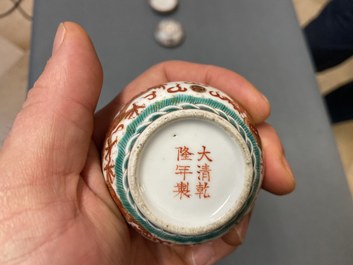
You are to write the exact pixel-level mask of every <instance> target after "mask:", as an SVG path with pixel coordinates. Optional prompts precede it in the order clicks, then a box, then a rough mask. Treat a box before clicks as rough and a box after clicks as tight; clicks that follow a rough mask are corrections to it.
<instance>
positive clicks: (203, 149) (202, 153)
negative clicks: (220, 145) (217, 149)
mask: <svg viewBox="0 0 353 265" xmlns="http://www.w3.org/2000/svg"><path fill="white" fill-rule="evenodd" d="M197 153H198V154H199V155H200V157H199V159H198V160H197V161H201V160H202V159H203V158H206V159H207V160H208V161H210V162H212V161H213V160H212V159H211V158H210V157H209V156H208V155H209V154H211V152H210V151H206V146H204V145H203V146H202V151H201V152H197Z"/></svg>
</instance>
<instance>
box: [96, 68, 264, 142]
mask: <svg viewBox="0 0 353 265" xmlns="http://www.w3.org/2000/svg"><path fill="white" fill-rule="evenodd" d="M171 81H192V82H197V83H203V84H205V85H209V86H212V87H215V88H218V89H221V90H222V91H224V92H225V93H227V94H228V95H229V96H230V97H232V98H233V99H235V100H236V101H237V102H238V103H239V104H240V105H242V106H243V107H244V108H245V109H246V110H247V112H248V114H249V115H250V117H251V118H252V121H253V122H254V123H255V124H259V123H262V122H263V121H264V120H265V119H266V118H267V117H268V116H269V114H270V104H269V103H268V101H267V99H266V98H265V96H264V95H263V94H262V93H260V92H259V91H258V90H257V89H256V88H255V87H254V86H253V85H252V84H251V83H250V82H248V81H247V80H246V79H244V78H243V77H241V76H240V75H238V74H236V73H235V72H232V71H230V70H227V69H225V68H222V67H218V66H213V65H204V64H196V63H189V62H183V61H167V62H163V63H160V64H157V65H155V66H153V67H151V68H150V69H148V70H147V71H145V72H144V73H143V74H141V75H140V76H139V77H137V78H136V79H135V80H134V81H132V82H131V83H130V84H129V85H128V86H127V87H126V88H125V89H124V90H123V91H122V92H121V93H120V94H119V95H118V96H117V97H116V98H115V99H113V100H112V101H111V102H110V103H109V104H108V105H107V106H106V107H105V108H103V109H102V110H101V111H99V112H98V113H97V114H96V120H95V122H96V126H95V127H96V129H95V133H94V137H95V140H96V143H97V144H98V145H100V144H101V142H102V141H103V138H104V136H105V132H106V131H107V129H108V126H109V124H110V122H111V120H112V119H113V117H114V115H115V113H116V112H117V111H118V110H119V109H120V108H121V106H123V105H124V104H126V103H127V102H128V101H129V100H130V99H132V98H133V97H134V96H136V95H138V94H139V93H141V92H143V91H144V90H146V89H147V88H149V87H152V86H156V85H158V84H161V83H166V82H171Z"/></svg>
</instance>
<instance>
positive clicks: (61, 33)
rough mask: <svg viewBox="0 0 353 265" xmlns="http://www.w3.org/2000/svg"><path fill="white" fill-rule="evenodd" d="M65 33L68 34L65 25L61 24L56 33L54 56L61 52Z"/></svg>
mask: <svg viewBox="0 0 353 265" xmlns="http://www.w3.org/2000/svg"><path fill="white" fill-rule="evenodd" d="M65 33H66V28H65V25H64V23H60V25H59V27H58V29H57V31H56V34H55V39H54V43H53V51H52V55H54V54H55V53H56V52H57V51H58V50H59V48H60V46H61V44H62V43H63V41H64V38H65Z"/></svg>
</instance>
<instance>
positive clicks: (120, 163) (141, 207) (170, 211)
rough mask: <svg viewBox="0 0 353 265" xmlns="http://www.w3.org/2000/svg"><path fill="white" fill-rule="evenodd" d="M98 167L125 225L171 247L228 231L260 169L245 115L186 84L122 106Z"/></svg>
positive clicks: (211, 91)
mask: <svg viewBox="0 0 353 265" xmlns="http://www.w3.org/2000/svg"><path fill="white" fill-rule="evenodd" d="M102 166H103V171H104V177H105V180H106V182H107V185H108V188H109V190H110V192H111V194H112V196H113V198H114V200H115V202H116V203H117V205H118V206H119V209H120V211H121V212H122V214H123V216H124V217H125V218H126V220H127V222H128V223H129V224H130V225H132V227H134V228H135V229H136V230H137V231H138V232H140V233H141V234H143V235H144V236H145V237H147V238H149V239H151V240H154V241H158V242H167V243H174V244H197V243H201V242H205V241H207V240H211V239H214V238H217V237H220V236H222V235H223V234H225V233H226V232H227V231H229V229H231V228H232V227H233V226H234V225H236V224H237V223H239V222H240V220H241V219H242V217H243V216H244V215H245V214H246V213H247V212H248V211H249V210H250V209H251V208H252V206H253V203H254V200H255V198H256V195H257V193H258V190H259V188H260V186H261V181H262V174H263V168H262V154H261V143H260V139H259V137H258V134H257V131H256V129H255V128H254V126H253V125H252V124H251V123H250V121H249V117H248V115H247V114H246V112H245V111H244V110H243V109H242V108H241V107H240V106H239V105H238V104H237V103H236V102H235V101H234V100H232V99H231V98H230V97H229V96H227V95H226V94H225V93H223V92H221V91H220V90H217V89H215V88H212V87H209V86H206V85H200V84H196V83H192V82H172V83H167V84H163V85H160V86H157V87H153V88H150V89H148V90H147V91H146V92H145V93H143V94H142V95H139V96H138V97H137V98H135V99H133V100H132V101H131V102H130V103H128V104H127V105H126V106H125V107H124V108H123V109H122V110H121V111H120V112H119V113H118V114H117V115H116V117H115V119H114V121H113V124H112V126H111V128H110V130H109V132H108V134H107V138H106V141H105V145H104V151H103V156H102Z"/></svg>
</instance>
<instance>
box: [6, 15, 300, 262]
mask: <svg viewBox="0 0 353 265" xmlns="http://www.w3.org/2000/svg"><path fill="white" fill-rule="evenodd" d="M102 79H103V78H102V69H101V66H100V63H99V60H98V58H97V55H96V53H95V50H94V48H93V45H92V43H91V42H90V40H89V37H88V36H87V34H86V33H85V32H84V30H83V29H82V28H81V27H80V26H78V25H77V24H74V23H70V22H65V23H64V24H61V25H60V26H59V29H58V32H57V34H56V37H55V41H54V45H53V54H52V57H51V59H50V60H49V62H48V64H47V66H46V67H45V70H44V71H43V73H42V75H41V76H40V77H39V79H38V81H37V82H36V83H35V85H34V87H33V88H32V89H31V91H30V93H29V95H28V98H27V100H26V102H25V103H24V105H23V108H22V110H21V112H20V113H19V114H18V116H17V118H16V120H15V122H14V125H13V128H12V129H11V132H10V134H9V136H8V138H7V139H6V141H5V142H4V145H3V147H2V149H1V153H0V172H1V173H0V209H2V211H0V264H39V265H40V264H124V265H125V264H157V265H158V264H163V265H167V264H173V265H178V264H187V265H208V264H214V263H215V262H217V261H218V260H219V259H221V258H222V257H224V256H225V255H227V254H229V253H230V252H231V251H233V250H234V249H235V248H236V246H238V245H239V244H241V243H242V241H243V239H244V236H245V233H246V229H247V225H248V222H249V218H250V217H249V216H246V217H245V218H244V220H243V221H242V222H241V223H240V224H239V225H238V226H237V227H236V228H235V229H233V230H232V231H230V232H229V233H228V234H227V235H225V236H223V237H222V238H220V239H217V240H214V241H212V242H208V243H205V244H201V245H197V246H171V245H163V244H156V243H153V242H151V241H148V240H147V239H144V238H143V237H141V236H140V235H139V234H137V233H136V232H135V231H134V230H132V229H131V228H130V227H129V226H128V225H127V224H126V222H125V221H124V219H123V217H122V216H121V214H120V213H119V211H118V209H117V207H116V205H115V204H114V202H113V200H112V198H111V196H110V194H109V192H108V190H107V188H106V185H105V182H104V179H103V176H102V170H101V163H100V155H99V151H98V150H101V148H102V142H103V141H104V137H105V132H106V131H107V129H108V126H109V124H110V122H111V120H112V118H113V116H114V114H115V113H116V111H117V110H118V109H119V108H120V107H121V106H122V105H123V104H125V103H126V102H127V101H128V100H129V99H131V98H132V97H133V96H135V95H137V94H138V93H140V92H141V91H142V90H143V89H145V88H147V87H150V86H153V85H156V84H160V83H164V82H167V81H176V80H188V81H194V82H200V83H206V84H209V85H211V86H214V87H218V88H220V89H223V90H225V92H227V93H228V94H229V95H230V96H232V97H234V98H236V99H237V100H238V101H239V102H240V103H241V104H242V105H243V106H244V107H245V108H246V109H247V110H248V112H249V114H250V115H251V117H252V119H253V121H254V123H255V124H257V128H258V130H259V133H260V136H261V139H262V142H263V150H264V161H265V168H266V172H265V173H266V174H265V178H264V183H263V188H264V189H266V190H268V191H270V192H272V193H275V194H286V193H289V192H290V191H292V190H293V189H294V185H295V183H294V179H293V175H292V173H291V170H290V168H289V166H288V163H287V161H286V159H285V157H284V154H283V149H282V146H281V143H280V140H279V138H278V136H277V134H276V132H275V131H274V130H273V129H272V127H271V126H269V125H267V124H265V123H264V121H265V119H266V118H267V116H268V115H269V112H270V108H269V104H268V102H267V101H266V99H265V98H264V97H263V96H262V95H261V93H260V92H258V91H257V90H256V89H255V88H254V87H253V86H252V85H251V84H250V83H248V82H247V81H246V80H245V79H243V78H241V77H240V76H239V75H237V74H235V73H233V72H231V71H228V70H226V69H223V68H219V67H215V66H209V65H200V64H192V63H187V62H165V63H161V64H159V65H156V66H154V67H152V68H150V69H149V70H147V71H146V72H145V73H143V74H142V75H140V76H139V77H138V78H136V79H135V80H134V81H133V82H131V83H130V84H129V85H128V86H127V88H126V89H125V90H124V91H123V92H122V93H121V94H120V95H119V96H118V97H117V98H115V99H114V100H113V101H112V102H111V103H110V104H109V105H108V106H106V107H105V108H104V109H102V110H101V111H100V112H98V113H96V114H94V112H95V108H96V104H97V101H98V98H99V94H100V89H101V86H102Z"/></svg>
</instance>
